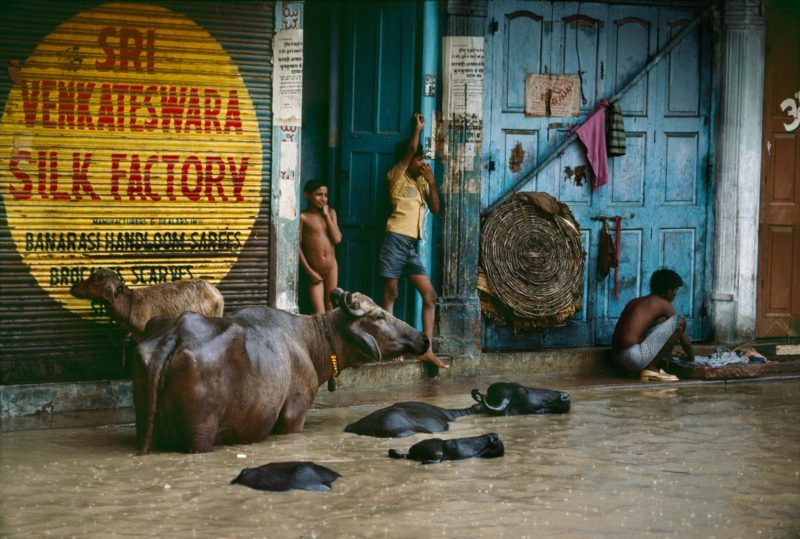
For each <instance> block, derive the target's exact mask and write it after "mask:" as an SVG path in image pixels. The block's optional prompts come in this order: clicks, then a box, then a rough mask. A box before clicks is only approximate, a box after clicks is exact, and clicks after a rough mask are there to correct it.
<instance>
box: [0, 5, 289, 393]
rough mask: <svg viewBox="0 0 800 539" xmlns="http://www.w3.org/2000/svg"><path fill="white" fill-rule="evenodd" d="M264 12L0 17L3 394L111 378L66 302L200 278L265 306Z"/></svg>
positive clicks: (58, 11) (270, 28) (3, 10)
mask: <svg viewBox="0 0 800 539" xmlns="http://www.w3.org/2000/svg"><path fill="white" fill-rule="evenodd" d="M274 26H275V25H274V6H273V4H272V3H271V2H241V3H236V2H183V1H181V2H178V1H173V2H149V3H135V2H130V3H126V2H114V3H102V2H56V1H25V2H16V3H14V2H12V3H3V6H2V7H0V67H2V69H0V109H2V111H3V116H2V120H0V195H2V208H0V249H2V250H1V251H0V288H1V289H2V290H0V348H1V349H2V357H0V383H3V384H12V383H26V382H45V381H71V380H91V379H108V378H112V379H113V378H125V377H127V376H128V375H129V366H127V365H124V364H123V361H122V358H123V355H122V337H123V335H122V331H120V330H119V329H118V328H117V327H116V326H113V325H111V324H110V323H109V321H108V320H109V319H108V317H107V316H105V315H104V313H102V312H100V311H99V309H98V308H97V307H98V306H94V307H92V306H91V305H90V302H89V301H87V300H79V299H77V298H72V297H71V296H70V295H69V288H70V286H71V284H73V283H74V282H76V281H78V280H80V279H81V278H85V277H87V276H88V275H89V273H91V271H92V270H93V269H94V268H96V267H113V268H117V269H118V271H120V273H121V274H122V275H123V277H124V278H125V281H126V283H127V284H128V285H129V286H131V287H132V288H136V287H138V286H146V285H149V284H154V283H156V282H163V281H171V280H175V279H180V278H183V279H186V278H207V279H209V280H210V281H211V282H213V283H215V284H217V285H218V286H219V288H220V290H221V291H222V293H223V295H224V296H225V301H226V311H228V312H229V311H231V310H235V309H237V308H239V307H242V306H244V305H253V304H267V303H268V300H269V298H268V290H269V286H268V280H269V273H268V270H269V231H270V223H269V215H270V211H269V201H270V196H269V194H270V170H271V163H270V155H271V149H270V143H271V136H272V134H271V133H272V126H271V117H272V111H271V74H272V67H271V65H272V59H271V57H272V35H273V32H274Z"/></svg>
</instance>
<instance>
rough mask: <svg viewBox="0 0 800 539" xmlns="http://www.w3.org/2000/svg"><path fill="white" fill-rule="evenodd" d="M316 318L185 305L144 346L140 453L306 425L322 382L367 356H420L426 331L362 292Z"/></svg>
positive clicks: (138, 388)
mask: <svg viewBox="0 0 800 539" xmlns="http://www.w3.org/2000/svg"><path fill="white" fill-rule="evenodd" d="M331 299H332V301H333V304H334V305H335V306H336V309H334V310H333V311H331V312H328V313H325V314H322V315H317V316H301V315H294V314H290V313H287V312H284V311H281V310H278V309H271V308H269V307H249V308H246V309H242V310H240V311H238V312H236V313H234V314H232V315H230V316H225V317H221V318H210V317H205V316H202V315H200V314H197V313H184V314H183V315H181V316H180V317H179V318H178V319H177V320H175V321H174V322H172V323H170V324H168V325H167V326H166V327H165V328H159V329H160V330H161V331H159V332H157V333H158V334H157V335H154V336H152V337H150V338H148V339H146V340H144V341H143V342H142V343H140V344H139V346H137V347H136V354H135V357H134V361H133V397H134V405H135V408H136V438H137V442H138V444H139V447H140V449H141V453H142V454H146V453H148V452H149V451H150V448H151V446H152V445H153V444H155V445H157V446H159V447H161V448H162V449H177V450H182V451H188V452H190V453H202V452H207V451H211V450H212V449H213V446H214V445H215V444H241V443H253V442H258V441H261V440H263V439H264V438H266V437H267V436H268V435H269V434H270V433H275V434H284V433H291V432H300V431H302V430H303V425H304V424H305V418H306V412H307V411H308V408H309V407H310V406H311V403H312V402H313V401H314V396H315V395H316V394H317V390H318V389H319V386H320V384H322V383H324V382H326V381H328V380H330V379H332V378H335V377H336V375H337V374H338V372H339V371H341V370H342V369H345V368H347V367H351V366H358V365H360V364H362V363H365V362H371V361H379V360H381V359H392V358H394V357H397V356H399V355H402V354H409V355H419V354H422V353H424V352H425V351H426V350H427V349H428V344H429V343H428V338H427V337H426V336H425V335H424V334H422V333H421V332H419V331H417V330H416V329H414V328H413V327H411V326H409V325H408V324H406V323H405V322H403V321H401V320H398V319H397V318H395V317H394V316H392V315H391V314H389V313H388V312H386V311H385V310H383V309H381V308H380V307H378V306H377V305H376V304H375V303H374V302H373V301H372V300H371V299H370V298H368V297H367V296H364V295H363V294H358V293H353V294H349V293H346V292H344V291H343V290H341V289H338V288H337V289H336V290H334V291H333V292H332V293H331Z"/></svg>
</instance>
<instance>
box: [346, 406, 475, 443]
mask: <svg viewBox="0 0 800 539" xmlns="http://www.w3.org/2000/svg"><path fill="white" fill-rule="evenodd" d="M481 411H482V409H481V406H480V405H479V404H473V405H472V406H470V407H469V408H461V409H447V408H439V407H438V406H434V405H432V404H427V403H424V402H398V403H395V404H392V405H391V406H387V407H386V408H381V409H380V410H375V411H374V412H372V413H371V414H369V415H367V416H364V417H362V418H361V419H359V420H358V421H356V422H355V423H350V424H349V425H347V426H346V427H345V429H344V430H345V432H352V433H353V434H360V435H362V436H376V437H378V438H403V437H405V436H411V435H412V434H417V433H420V432H425V433H432V432H442V431H445V430H447V429H449V428H450V425H449V423H448V422H449V421H454V420H455V419H456V418H459V417H462V416H465V415H472V414H479V413H481Z"/></svg>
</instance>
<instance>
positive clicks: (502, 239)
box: [481, 193, 586, 325]
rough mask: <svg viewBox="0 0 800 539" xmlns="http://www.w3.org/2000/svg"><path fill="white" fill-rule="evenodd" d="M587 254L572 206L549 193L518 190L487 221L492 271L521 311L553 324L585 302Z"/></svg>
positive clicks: (487, 260)
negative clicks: (584, 268) (583, 293)
mask: <svg viewBox="0 0 800 539" xmlns="http://www.w3.org/2000/svg"><path fill="white" fill-rule="evenodd" d="M585 257H586V253H585V252H584V251H583V248H582V246H581V235H580V230H579V227H578V223H577V222H576V221H575V218H574V217H573V215H572V212H571V211H570V210H569V207H568V206H567V205H566V204H563V203H561V202H559V201H557V200H556V199H555V198H553V197H552V196H550V195H548V194H547V193H517V194H515V195H513V196H512V197H510V198H509V199H508V200H507V201H506V202H505V203H504V204H503V205H501V206H500V207H499V208H497V210H495V211H494V212H493V213H492V214H491V215H489V216H488V217H487V218H486V220H485V221H484V223H483V230H482V231H481V259H482V264H483V267H484V269H485V271H486V276H487V278H488V280H489V284H490V286H491V288H492V290H493V291H494V293H495V295H496V296H497V297H498V298H499V299H500V300H501V301H502V302H503V303H504V304H505V305H507V306H508V307H509V308H510V309H512V310H513V311H514V313H515V315H516V316H520V317H523V318H530V319H542V320H546V321H551V322H552V325H555V324H556V323H559V322H562V321H564V320H566V319H567V318H569V317H571V316H572V315H573V314H574V313H575V311H576V310H578V309H579V308H580V304H581V295H582V291H583V264H584V259H585Z"/></svg>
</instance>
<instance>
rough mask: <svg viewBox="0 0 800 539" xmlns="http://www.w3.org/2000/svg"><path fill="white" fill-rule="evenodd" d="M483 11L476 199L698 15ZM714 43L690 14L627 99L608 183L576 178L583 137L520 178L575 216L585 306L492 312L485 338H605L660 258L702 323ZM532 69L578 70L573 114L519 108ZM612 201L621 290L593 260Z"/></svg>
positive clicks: (582, 6) (530, 163)
mask: <svg viewBox="0 0 800 539" xmlns="http://www.w3.org/2000/svg"><path fill="white" fill-rule="evenodd" d="M490 11H491V14H490V16H491V17H492V18H493V19H494V20H495V21H497V23H498V24H497V31H496V32H495V33H493V34H489V35H488V36H487V43H488V44H489V45H488V47H489V48H490V50H491V55H492V58H491V61H490V62H489V63H488V65H490V66H492V67H491V69H492V72H491V73H489V74H488V75H489V76H488V77H487V78H488V79H489V81H490V82H488V90H489V92H490V94H489V96H490V97H489V99H490V100H491V102H490V104H489V107H488V109H489V110H490V111H491V115H490V119H489V122H488V123H489V125H488V128H487V129H488V136H489V139H490V140H489V145H488V155H487V156H486V160H487V161H492V162H494V164H495V166H494V170H493V171H489V172H488V175H487V177H486V178H487V179H486V181H485V182H484V185H483V190H482V205H483V206H484V207H486V206H488V205H490V204H491V203H492V202H494V201H495V200H497V199H498V198H499V197H500V196H501V195H502V194H503V193H505V192H506V191H507V190H508V188H509V187H511V186H512V185H514V184H516V183H517V181H518V180H519V179H521V178H523V177H524V176H525V175H526V174H527V173H529V172H530V171H531V170H532V168H533V167H534V165H535V164H536V163H537V162H538V161H539V160H541V159H543V158H545V157H546V156H547V155H548V154H549V153H550V152H551V151H552V149H553V148H555V147H556V146H558V144H560V143H561V142H562V141H563V140H564V137H565V136H566V135H567V132H568V131H569V129H570V128H571V127H572V126H574V125H576V124H578V123H580V122H582V121H583V120H585V119H586V117H587V116H588V114H589V113H591V112H592V111H593V110H594V108H595V105H596V102H597V100H598V99H601V98H608V97H610V96H612V95H614V94H615V93H616V92H617V90H619V89H620V88H621V87H622V86H624V85H625V83H626V82H627V81H628V80H630V79H631V78H632V77H633V76H634V75H636V74H637V73H638V72H639V71H640V70H641V68H642V67H644V66H645V65H646V63H647V61H648V60H649V58H651V57H652V56H653V55H655V54H656V53H657V52H658V51H659V50H660V48H661V47H662V46H663V45H664V44H666V42H667V41H668V40H669V39H670V38H671V37H672V36H673V35H674V34H675V33H677V32H679V31H680V30H681V28H682V27H683V25H685V24H686V23H687V22H689V20H691V19H692V18H693V16H694V13H693V12H692V11H691V10H679V9H667V8H657V7H646V6H609V5H606V4H587V3H561V2H557V3H551V2H494V3H491V4H490ZM517 36H524V37H523V38H522V39H520V38H518V37H517ZM709 51H710V45H709V44H708V37H707V32H705V31H704V30H703V29H702V28H701V27H698V29H695V31H694V32H693V33H691V34H690V35H689V36H688V37H687V38H686V39H685V40H684V41H683V42H681V44H680V45H679V46H678V47H677V48H675V49H674V50H673V51H672V52H671V53H670V54H669V55H668V56H667V57H666V58H665V59H664V60H663V61H662V62H661V63H660V64H659V65H658V66H657V68H656V69H654V70H652V71H651V72H650V73H649V74H648V75H647V76H646V77H645V78H643V79H642V80H641V81H639V83H637V85H636V86H634V87H633V88H632V89H631V90H630V91H629V92H628V93H627V94H626V95H625V97H624V98H623V99H621V101H620V106H621V108H622V112H623V115H624V119H625V129H626V132H627V147H628V150H627V153H626V155H625V156H622V157H615V158H609V163H608V172H609V183H608V184H606V185H605V186H602V187H600V189H598V190H597V191H595V192H592V190H591V177H587V178H584V179H583V181H582V182H580V183H579V182H577V181H576V179H575V177H574V176H572V177H570V176H569V175H567V174H566V173H565V170H566V168H567V167H569V168H571V169H572V170H575V169H576V167H578V166H588V163H587V161H586V157H585V155H586V153H585V149H584V147H583V145H582V144H581V143H580V142H575V143H573V144H571V145H570V146H569V147H568V148H567V149H566V150H565V151H564V152H563V154H562V155H561V156H560V157H558V158H556V159H555V160H554V161H553V162H552V163H551V165H550V166H548V167H547V168H545V170H543V171H542V172H541V173H540V174H539V175H538V176H537V177H536V178H532V179H531V180H530V181H529V182H528V183H527V184H526V186H525V187H524V189H523V190H525V191H544V192H547V193H550V194H551V195H553V196H554V197H556V198H557V199H558V200H560V201H561V202H563V203H565V204H567V205H568V206H569V207H570V209H571V210H572V212H573V214H574V215H575V218H576V220H577V221H578V224H579V225H580V230H581V237H582V241H583V246H584V250H585V251H586V253H587V256H586V262H585V267H584V282H583V297H582V309H581V310H580V311H578V312H577V313H576V314H575V316H573V317H572V319H571V320H569V321H568V322H567V323H566V324H565V325H564V326H561V327H558V328H552V329H549V330H547V331H541V332H520V333H517V332H514V331H513V329H511V328H507V327H503V326H498V325H496V324H494V323H493V322H492V321H487V322H486V324H485V329H486V331H485V334H484V339H485V343H484V344H485V346H486V347H487V348H493V349H515V348H537V347H540V346H586V345H605V344H608V343H609V342H610V338H611V333H612V332H613V329H614V325H615V324H616V321H617V319H618V317H619V314H620V313H621V311H622V308H623V307H624V306H625V304H626V303H627V302H628V301H629V300H630V299H632V298H633V297H636V296H639V295H642V294H646V293H648V292H649V290H648V283H649V277H650V274H651V273H652V272H653V271H654V270H656V269H658V268H660V267H669V268H671V269H674V270H675V271H677V272H678V273H679V274H680V275H681V276H682V277H683V279H684V281H685V282H686V286H685V287H684V288H683V289H682V290H681V292H680V293H679V295H678V297H677V298H676V300H675V306H676V309H677V310H678V312H680V313H682V314H683V315H684V316H685V317H686V318H687V322H688V327H689V333H690V335H691V337H692V338H693V339H695V340H698V339H702V338H704V337H706V333H707V327H706V325H705V322H706V321H705V319H704V318H703V311H704V309H703V305H704V299H705V282H706V259H707V241H706V239H707V226H706V225H707V211H708V205H707V202H708V192H707V189H708V182H707V180H708V178H707V175H708V170H709V167H708V159H709V125H708V119H709V107H710V88H709V84H710V82H709V79H710V75H709V74H710V68H709V54H708V52H709ZM531 72H533V73H554V74H555V73H578V72H581V75H582V96H581V105H580V116H579V117H577V118H574V117H566V118H554V117H548V118H531V117H526V116H525V114H524V106H523V105H524V101H523V99H524V77H525V74H526V73H531ZM515 147H516V148H522V150H523V151H524V156H525V157H524V159H523V163H522V166H521V168H520V170H519V171H518V172H512V171H511V168H510V166H509V162H510V157H511V152H512V150H513V149H514V148H515ZM490 168H491V167H490ZM613 215H619V216H621V217H622V219H621V242H620V251H621V252H620V268H619V297H618V298H615V294H614V274H613V272H612V274H611V275H609V276H608V277H606V278H605V279H600V278H599V277H598V275H597V270H596V268H597V241H598V234H599V232H600V229H601V226H602V224H601V221H599V220H596V219H597V218H598V217H600V216H613Z"/></svg>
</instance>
